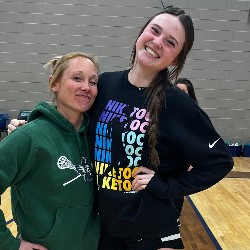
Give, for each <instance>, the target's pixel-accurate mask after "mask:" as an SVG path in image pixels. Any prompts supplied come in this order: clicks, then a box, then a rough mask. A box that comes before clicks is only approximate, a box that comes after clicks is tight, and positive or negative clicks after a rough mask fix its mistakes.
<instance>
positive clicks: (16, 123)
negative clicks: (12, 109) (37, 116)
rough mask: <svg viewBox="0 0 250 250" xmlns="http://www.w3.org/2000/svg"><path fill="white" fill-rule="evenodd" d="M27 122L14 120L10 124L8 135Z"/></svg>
mask: <svg viewBox="0 0 250 250" xmlns="http://www.w3.org/2000/svg"><path fill="white" fill-rule="evenodd" d="M25 123H26V121H25V120H17V119H12V120H11V121H10V124H9V125H8V134H10V133H11V132H13V131H14V130H15V129H16V128H17V127H19V126H22V125H23V124H25Z"/></svg>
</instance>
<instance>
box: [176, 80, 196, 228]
mask: <svg viewBox="0 0 250 250" xmlns="http://www.w3.org/2000/svg"><path fill="white" fill-rule="evenodd" d="M174 85H175V86H177V87H178V88H179V89H181V90H182V91H183V92H184V93H186V94H188V95H189V96H190V97H191V98H192V99H193V100H194V101H195V102H196V103H197V104H198V100H197V98H196V95H195V91H194V86H193V84H192V82H191V81H190V80H188V79H187V78H178V79H177V80H176V81H175V82H174ZM191 169H192V166H189V168H188V169H187V171H190V170H191ZM173 202H174V205H175V208H176V209H177V211H178V213H179V216H181V211H182V208H183V204H184V197H178V198H175V199H174V200H173ZM178 223H179V225H180V219H179V218H178Z"/></svg>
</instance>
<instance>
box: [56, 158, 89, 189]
mask: <svg viewBox="0 0 250 250" xmlns="http://www.w3.org/2000/svg"><path fill="white" fill-rule="evenodd" d="M57 166H58V168H60V169H72V170H74V171H76V172H77V173H78V176H76V177H75V178H73V179H72V180H70V181H68V182H65V183H64V184H63V186H66V185H68V184H69V183H71V182H72V181H74V180H76V179H78V178H79V177H81V176H84V175H82V174H81V173H80V171H78V170H77V168H76V166H75V165H74V164H72V162H71V161H70V160H69V159H67V157H65V156H60V158H59V159H58V161H57ZM80 167H81V170H82V171H83V167H82V166H80ZM78 169H79V166H78Z"/></svg>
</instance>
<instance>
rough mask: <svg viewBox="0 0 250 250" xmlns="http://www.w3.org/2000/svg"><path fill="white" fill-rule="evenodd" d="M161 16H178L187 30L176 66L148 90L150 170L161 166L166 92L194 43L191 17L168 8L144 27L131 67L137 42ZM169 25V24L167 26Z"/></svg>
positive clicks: (161, 73)
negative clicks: (160, 137) (159, 145)
mask: <svg viewBox="0 0 250 250" xmlns="http://www.w3.org/2000/svg"><path fill="white" fill-rule="evenodd" d="M161 14H170V15H174V16H177V17H178V18H179V20H180V22H181V23H182V25H183V28H184V30H185V42H184V45H183V48H182V50H181V52H180V53H179V55H178V57H177V60H176V62H177V63H176V65H175V66H174V68H173V69H172V70H171V71H170V72H169V70H168V68H165V69H163V70H161V71H160V72H159V73H158V74H157V75H156V76H155V78H154V79H153V80H152V82H151V83H150V85H149V87H148V90H147V100H148V104H147V109H148V111H149V113H150V123H149V126H148V130H147V137H148V148H149V159H148V160H149V167H150V168H157V167H158V166H159V164H160V159H159V156H158V153H157V151H156V144H157V137H158V123H159V121H158V116H159V113H160V111H161V108H162V104H163V102H164V99H165V90H166V89H167V88H168V87H169V86H170V85H172V84H171V83H170V80H171V79H174V78H177V77H178V75H179V74H180V72H181V71H182V69H183V67H184V64H185V61H186V58H187V54H188V53H189V51H190V50H191V48H192V46H193V42H194V26H193V22H192V19H191V18H190V16H188V15H186V14H185V12H184V11H183V10H182V9H180V8H176V7H172V6H170V7H167V8H165V9H164V10H162V11H160V12H158V13H156V14H155V15H153V16H152V17H151V18H149V20H148V21H147V22H146V24H145V25H144V26H143V27H142V29H141V31H140V32H139V35H138V37H137V39H136V41H135V43H134V46H133V49H132V54H131V57H130V60H131V65H132V66H133V64H134V63H135V58H136V42H137V40H138V38H139V37H140V35H141V34H142V33H143V31H144V29H145V28H146V27H147V26H148V24H149V23H150V22H151V21H152V20H153V19H154V18H155V17H156V16H158V15H161ZM166 25H167V24H166Z"/></svg>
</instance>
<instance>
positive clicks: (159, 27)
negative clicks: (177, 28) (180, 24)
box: [152, 23, 179, 45]
mask: <svg viewBox="0 0 250 250" xmlns="http://www.w3.org/2000/svg"><path fill="white" fill-rule="evenodd" d="M152 25H153V26H156V27H157V28H158V29H160V30H162V27H161V26H159V25H158V24H155V23H152ZM169 37H170V38H171V39H173V40H175V42H176V43H177V45H178V44H179V43H178V41H177V40H176V38H175V37H173V36H172V35H171V34H170V35H169Z"/></svg>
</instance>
